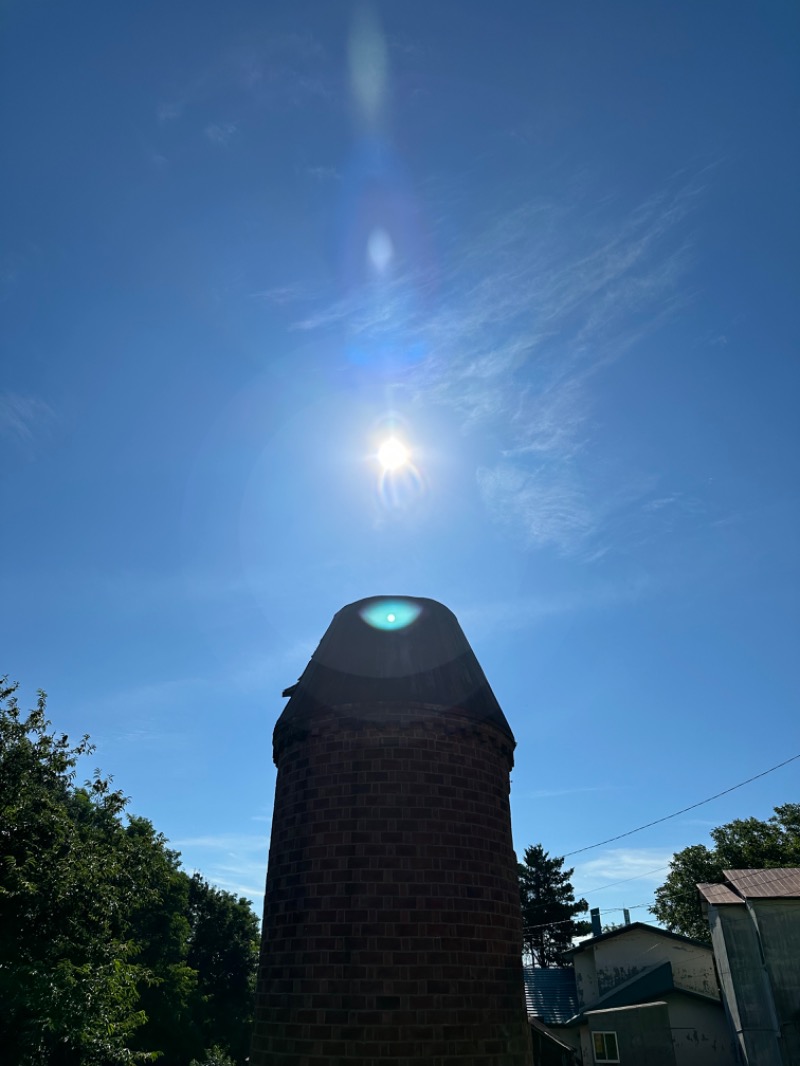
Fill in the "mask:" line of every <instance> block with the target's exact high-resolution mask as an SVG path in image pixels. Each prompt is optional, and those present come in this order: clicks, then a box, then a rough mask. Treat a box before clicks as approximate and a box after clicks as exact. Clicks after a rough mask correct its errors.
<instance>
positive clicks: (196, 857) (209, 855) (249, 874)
mask: <svg viewBox="0 0 800 1066" xmlns="http://www.w3.org/2000/svg"><path fill="white" fill-rule="evenodd" d="M170 846H171V847H174V848H175V849H176V850H178V851H180V852H181V858H182V862H183V865H184V867H185V868H186V869H189V870H198V871H199V872H200V873H202V875H203V877H205V878H206V880H207V881H210V882H211V883H212V884H214V885H216V886H217V887H218V888H222V889H225V891H227V892H233V893H234V894H235V895H237V896H245V897H246V898H247V899H249V900H251V901H252V902H253V904H254V906H255V909H256V913H257V914H259V915H260V911H261V907H262V906H263V899H264V881H265V877H266V871H267V856H268V853H269V836H268V835H266V834H258V835H255V834H254V835H248V834H243V833H231V834H220V835H217V836H214V835H210V836H195V837H184V838H182V839H180V840H173V841H170Z"/></svg>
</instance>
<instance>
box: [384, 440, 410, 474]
mask: <svg viewBox="0 0 800 1066" xmlns="http://www.w3.org/2000/svg"><path fill="white" fill-rule="evenodd" d="M408 459H409V452H408V448H406V446H405V444H401V442H400V441H399V440H398V439H397V438H396V437H390V438H389V439H388V440H385V441H384V442H383V444H382V445H381V446H380V448H379V449H378V461H379V462H380V464H381V466H382V467H383V469H384V470H397V468H398V467H401V466H403V464H404V463H407V462H408Z"/></svg>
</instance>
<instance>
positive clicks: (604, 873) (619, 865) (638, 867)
mask: <svg viewBox="0 0 800 1066" xmlns="http://www.w3.org/2000/svg"><path fill="white" fill-rule="evenodd" d="M672 857H673V852H672V851H665V850H664V849H663V848H609V849H608V850H607V851H604V852H603V853H602V854H600V855H598V856H597V857H596V858H594V859H588V860H587V861H586V862H578V863H575V875H574V877H573V881H574V883H575V884H579V885H581V886H582V887H581V891H582V892H591V891H592V886H596V887H599V886H600V885H602V884H605V883H606V882H607V881H622V880H629V879H630V880H636V879H641V881H642V883H643V886H644V887H645V888H646V886H648V885H650V886H654V885H660V884H661V883H662V882H663V881H664V877H665V873H664V871H665V870H666V869H667V868H668V867H669V864H670V861H671V860H672ZM583 886H587V887H583Z"/></svg>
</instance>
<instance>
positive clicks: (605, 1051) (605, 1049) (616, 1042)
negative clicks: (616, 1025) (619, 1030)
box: [592, 1029, 620, 1063]
mask: <svg viewBox="0 0 800 1066" xmlns="http://www.w3.org/2000/svg"><path fill="white" fill-rule="evenodd" d="M598 1036H602V1038H603V1058H601V1059H599V1058H598V1057H597V1047H596V1045H595V1039H596V1037H598ZM607 1036H613V1037H614V1046H615V1047H616V1049H617V1056H616V1058H613V1059H610V1058H608V1047H607V1046H606V1037H607ZM592 1051H593V1053H594V1061H595V1062H602V1063H605V1062H619V1061H620V1059H619V1040H618V1039H617V1034H616V1030H614V1029H596V1030H595V1031H594V1032H593V1033H592Z"/></svg>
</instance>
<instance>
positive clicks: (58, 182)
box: [0, 0, 800, 920]
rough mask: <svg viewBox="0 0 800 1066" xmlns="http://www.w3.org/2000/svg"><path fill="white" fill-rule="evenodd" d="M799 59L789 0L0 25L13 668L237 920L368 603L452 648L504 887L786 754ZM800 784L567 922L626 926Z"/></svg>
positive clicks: (207, 12)
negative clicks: (483, 694) (670, 882)
mask: <svg viewBox="0 0 800 1066" xmlns="http://www.w3.org/2000/svg"><path fill="white" fill-rule="evenodd" d="M799 31H800V15H798V10H797V7H796V5H794V4H791V3H789V2H785V3H784V2H782V0H771V2H770V3H767V4H762V5H754V4H750V3H740V2H738V0H729V2H726V3H721V2H720V3H716V2H708V3H704V4H697V3H690V2H688V0H687V2H671V3H658V2H649V3H647V4H642V3H639V2H633V0H631V2H628V3H622V2H619V3H558V4H531V3H522V2H520V3H516V2H511V0H503V2H501V3H499V4H494V5H487V4H485V3H479V2H477V0H476V2H473V0H459V2H458V3H456V2H455V0H449V2H442V3H439V4H427V3H426V4H423V3H419V2H416V0H411V2H408V0H405V2H403V3H402V4H401V3H388V2H382V3H378V4H374V5H373V6H361V7H359V6H350V5H348V4H345V3H339V2H321V0H320V2H316V3H309V2H303V0H301V2H297V3H293V4H291V5H288V4H283V5H265V4H260V3H248V2H244V0H233V2H231V3H229V4H226V5H219V4H211V3H207V2H202V0H193V2H192V3H188V2H187V3H177V2H176V3H169V4H163V3H158V4H157V3H147V2H140V3H136V4H133V3H129V2H127V0H123V2H119V3H114V4H107V3H82V4H76V5H63V4H56V3H45V2H41V0H33V2H27V3H22V2H16V3H15V2H12V3H7V4H6V5H4V14H3V25H2V30H0V33H1V34H2V37H1V38H0V40H1V41H2V44H1V45H0V47H2V63H0V67H2V72H3V73H2V78H3V82H4V84H3V89H2V93H1V94H0V97H1V100H2V102H1V103H0V107H2V122H3V133H4V136H3V140H4V153H3V154H4V164H3V189H4V196H3V198H2V202H1V206H0V210H1V211H2V226H1V227H0V228H1V230H2V233H3V248H2V253H0V315H2V329H1V331H0V333H1V335H2V348H1V349H0V351H2V377H1V378H0V464H2V467H1V468H2V476H3V486H4V489H3V499H4V505H5V516H4V517H5V520H4V522H3V528H2V534H0V537H1V538H2V540H1V541H0V545H1V556H0V557H1V558H2V568H3V577H2V580H3V589H4V601H5V612H4V624H3V632H2V641H1V645H0V646H1V647H2V664H1V666H2V671H3V672H8V673H9V674H10V675H11V677H13V678H18V679H19V680H20V681H21V682H22V687H23V693H24V695H25V697H26V698H27V699H28V700H29V701H32V699H33V696H34V691H35V689H36V688H37V687H39V686H41V687H42V688H44V689H45V690H47V691H48V693H49V694H50V709H51V714H52V717H53V720H54V722H55V724H56V726H57V728H59V729H63V730H68V731H69V732H70V733H71V734H73V735H74V736H76V737H77V736H79V735H81V734H83V733H84V732H89V733H90V734H91V736H92V737H93V739H94V740H95V741H96V743H97V745H98V751H97V754H96V756H95V758H94V761H95V762H96V763H97V764H98V765H100V766H101V767H102V768H103V769H104V771H106V772H109V773H112V774H113V775H114V778H115V781H116V784H117V785H118V786H119V787H120V788H122V789H123V790H124V791H125V792H126V793H127V794H129V795H130V796H131V798H132V800H131V809H132V810H134V811H136V812H137V813H140V814H143V815H145V816H147V817H149V818H151V819H152V820H153V822H154V823H155V825H156V826H157V827H158V828H159V829H160V830H161V831H163V832H164V833H165V834H166V835H167V837H168V838H169V839H170V840H171V841H172V842H173V844H174V846H176V847H177V848H179V849H180V850H181V852H182V854H183V857H184V862H185V864H186V866H187V867H188V868H189V869H195V868H196V869H200V870H201V871H202V872H203V873H204V874H205V875H206V876H207V877H209V878H210V879H212V880H213V881H215V882H216V883H218V884H220V885H222V886H223V887H226V888H229V889H231V890H234V891H241V892H243V893H245V894H247V895H249V896H250V897H251V898H253V899H255V900H256V902H257V906H259V905H260V893H261V891H262V889H263V881H264V872H265V868H266V857H267V844H268V835H269V824H270V814H271V804H272V795H273V789H274V779H275V778H274V768H273V766H272V761H271V733H272V728H273V725H274V722H275V719H276V718H277V716H278V714H279V713H280V711H281V709H282V707H283V704H284V701H283V700H282V699H281V697H280V693H281V690H282V689H283V688H284V687H286V686H287V685H289V684H292V683H293V682H294V680H295V679H296V678H297V676H298V675H299V674H300V673H301V672H302V670H303V668H304V667H305V665H306V662H307V660H308V657H309V655H310V654H311V652H312V650H313V648H314V646H315V645H316V642H317V641H318V640H319V638H320V637H321V635H322V633H323V632H324V630H325V628H326V627H327V625H328V623H329V621H330V619H331V617H332V615H333V614H334V612H335V611H336V610H338V609H339V607H341V606H342V605H343V604H345V603H349V602H352V601H353V600H356V599H359V598H361V597H363V596H367V595H374V594H378V593H401V594H410V595H423V596H430V597H433V598H435V599H439V600H441V601H442V602H444V603H445V604H447V605H448V606H449V607H451V608H452V609H453V610H454V611H455V612H456V614H457V616H458V617H459V619H460V621H461V624H462V626H463V628H464V630H465V632H466V634H467V636H468V638H469V640H470V641H471V643H472V645H473V648H474V650H475V652H476V654H477V656H478V658H479V660H480V662H481V664H482V665H483V667H484V670H485V672H486V674H487V675H488V678H489V680H490V683H491V684H492V686H493V688H494V690H495V693H496V695H497V696H498V699H499V700H500V703H501V705H502V706H503V708H504V711H505V713H506V716H507V717H508V719H509V721H510V723H511V725H512V728H513V729H514V731H515V734H516V738H517V742H518V747H517V753H516V758H517V764H516V767H515V770H514V773H513V786H512V810H513V824H514V837H515V843H516V846H517V849H518V850H519V851H522V849H523V848H524V847H525V846H527V845H528V844H532V843H539V842H541V843H542V844H543V845H544V846H545V847H546V848H547V849H548V850H549V851H550V852H551V853H553V854H564V853H567V852H571V851H574V850H577V849H579V848H583V847H585V846H587V845H590V844H593V843H595V842H597V841H600V840H603V839H606V838H607V837H610V836H614V835H616V834H617V833H623V832H625V831H626V830H628V829H631V828H633V827H634V826H636V825H639V824H642V823H644V822H647V821H650V820H652V819H655V818H658V817H660V816H662V815H665V814H668V813H670V812H671V811H674V810H677V809H679V808H682V807H684V806H686V805H688V804H690V803H692V802H694V801H696V800H699V799H702V798H703V797H705V796H709V795H711V794H713V793H716V792H719V791H721V790H722V789H725V788H727V787H729V786H730V785H732V784H735V783H736V782H738V781H741V780H743V779H745V778H747V777H750V776H752V775H753V774H756V773H758V772H759V771H761V770H763V769H766V768H767V767H770V766H773V765H775V764H776V763H779V762H781V761H782V760H783V759H785V758H788V757H789V756H790V755H792V754H795V753H796V752H797V751H800V746H799V745H798V729H797V724H796V722H797V710H796V708H797V701H798V687H799V686H798V670H797V653H796V647H797V639H798V623H797V605H798V591H799V589H798V577H799V574H798V551H797V543H798V525H799V522H798V519H800V505H799V504H800V501H799V500H798V444H800V440H799V439H798V438H799V436H800V434H799V431H798V418H797V410H798V384H799V383H800V382H799V378H800V371H799V369H798V355H797V352H798V325H797V312H796V308H797V304H798V299H797V297H798V292H797V289H798V266H799V265H800V264H798V247H800V214H799V212H798V207H797V188H798V185H799V182H800V165H799V164H800V147H799V145H798V138H797V128H798V110H799V109H798V102H800V75H799V74H798V72H800V63H798V58H800V57H799V56H798V51H799V50H798V36H799ZM392 434H394V435H396V436H398V437H400V438H402V439H403V440H404V441H405V443H406V444H407V446H408V447H409V448H410V450H411V460H412V465H411V466H410V467H407V468H405V469H403V470H402V471H401V472H400V473H398V474H397V475H394V476H393V477H390V478H387V477H386V476H382V475H381V471H380V467H379V464H378V463H377V461H376V452H377V449H378V446H379V445H380V443H381V441H382V440H383V439H385V438H386V437H387V436H391V435H392ZM799 769H800V762H795V763H793V764H791V765H790V766H787V767H785V768H783V769H782V770H778V771H776V772H775V773H774V774H770V775H769V776H767V777H765V778H762V779H761V780H760V781H758V782H755V783H753V784H751V785H748V786H747V787H746V788H743V789H741V790H739V791H736V792H733V793H732V794H730V795H728V796H726V797H725V798H724V799H720V800H717V801H715V802H714V803H712V804H709V805H707V806H705V807H701V808H699V809H698V810H696V811H693V812H691V813H690V814H687V815H685V816H682V817H681V818H678V819H674V820H672V821H669V822H666V823H663V824H661V825H659V826H657V827H654V828H653V829H651V830H648V831H647V832H643V833H640V834H637V835H635V836H631V837H628V838H626V839H624V840H622V841H618V842H617V843H616V844H613V845H609V846H607V847H603V848H598V849H594V850H591V851H588V852H584V853H582V854H580V855H576V856H575V857H574V860H572V859H571V860H570V862H572V861H574V863H575V865H576V873H575V878H574V882H575V885H576V888H577V889H578V890H579V891H580V892H581V893H582V894H585V895H586V896H587V898H589V900H590V902H591V903H592V905H593V906H600V907H601V908H603V910H604V912H605V915H604V918H605V919H607V920H615V919H619V913H620V912H619V911H613V910H612V908H615V907H617V908H618V907H622V906H626V905H628V906H633V907H638V908H639V909H637V910H635V911H634V912H633V916H634V917H637V918H640V919H643V918H647V911H646V909H644V908H643V907H641V906H640V905H641V904H646V903H649V902H651V901H652V893H653V890H654V888H655V887H656V885H657V884H659V883H660V881H661V880H663V876H664V867H665V866H666V864H667V862H668V860H669V857H670V856H671V854H672V853H673V852H674V851H675V850H677V849H680V848H682V847H685V846H687V845H689V844H692V843H699V842H703V841H706V840H707V839H708V838H707V834H708V831H709V829H710V828H711V827H713V826H714V825H719V824H722V823H724V822H726V821H729V820H730V819H732V818H736V817H746V816H749V815H756V816H758V817H766V816H768V815H769V814H770V813H771V810H772V807H773V806H774V805H776V804H779V803H783V802H789V801H796V800H797V799H798V780H799V778H800V774H799V773H798V770H799ZM640 874H645V876H641V877H639V876H637V875H640ZM634 876H636V879H635V880H630V881H626V882H625V883H624V884H621V885H617V886H615V887H612V888H604V889H602V891H598V892H596V893H595V892H593V891H592V890H593V889H594V888H596V887H597V886H603V885H606V884H608V883H610V882H615V881H618V880H622V879H627V878H631V877H634Z"/></svg>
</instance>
